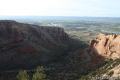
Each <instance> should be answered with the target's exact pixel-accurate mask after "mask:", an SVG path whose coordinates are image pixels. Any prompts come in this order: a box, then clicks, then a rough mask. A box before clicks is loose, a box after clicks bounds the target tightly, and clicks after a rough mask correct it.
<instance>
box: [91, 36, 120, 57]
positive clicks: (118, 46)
mask: <svg viewBox="0 0 120 80" xmlns="http://www.w3.org/2000/svg"><path fill="white" fill-rule="evenodd" d="M90 50H91V51H90V54H93V53H95V54H98V55H101V56H103V57H105V58H111V59H117V58H120V35H116V34H111V35H108V34H99V35H98V36H97V37H96V39H94V40H92V41H91V43H90Z"/></svg>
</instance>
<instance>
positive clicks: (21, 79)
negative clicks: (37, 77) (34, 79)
mask: <svg viewBox="0 0 120 80" xmlns="http://www.w3.org/2000/svg"><path fill="white" fill-rule="evenodd" d="M17 79H18V80H29V75H28V73H27V71H26V70H21V71H19V73H18V75H17Z"/></svg>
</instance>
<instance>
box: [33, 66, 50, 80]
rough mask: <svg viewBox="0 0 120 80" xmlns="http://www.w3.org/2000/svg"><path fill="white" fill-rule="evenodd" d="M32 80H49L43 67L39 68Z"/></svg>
mask: <svg viewBox="0 0 120 80" xmlns="http://www.w3.org/2000/svg"><path fill="white" fill-rule="evenodd" d="M32 80H48V79H47V78H46V74H45V71H44V68H43V66H39V67H37V69H36V71H35V73H34V74H33V77H32Z"/></svg>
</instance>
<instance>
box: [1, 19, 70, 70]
mask: <svg viewBox="0 0 120 80" xmlns="http://www.w3.org/2000/svg"><path fill="white" fill-rule="evenodd" d="M69 41H70V38H69V36H68V35H67V34H66V33H65V32H64V29H63V28H59V27H47V26H38V25H32V24H25V23H19V22H16V21H10V20H1V21H0V68H1V67H4V68H5V67H7V68H9V67H14V68H15V67H18V66H19V67H20V66H22V67H25V66H33V65H36V64H40V63H49V62H50V61H52V60H55V59H57V58H59V57H57V56H60V55H62V54H64V52H65V50H67V49H68V46H69V43H70V42H69ZM1 69H2V68H1Z"/></svg>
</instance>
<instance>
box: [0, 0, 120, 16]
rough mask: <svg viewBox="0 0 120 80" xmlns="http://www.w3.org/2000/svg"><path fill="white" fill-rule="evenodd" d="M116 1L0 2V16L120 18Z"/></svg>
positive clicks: (19, 0) (55, 0)
mask: <svg viewBox="0 0 120 80" xmlns="http://www.w3.org/2000/svg"><path fill="white" fill-rule="evenodd" d="M119 3H120V1H118V0H0V11H1V12H0V16H80V17H120V11H119V9H120V5H119Z"/></svg>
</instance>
